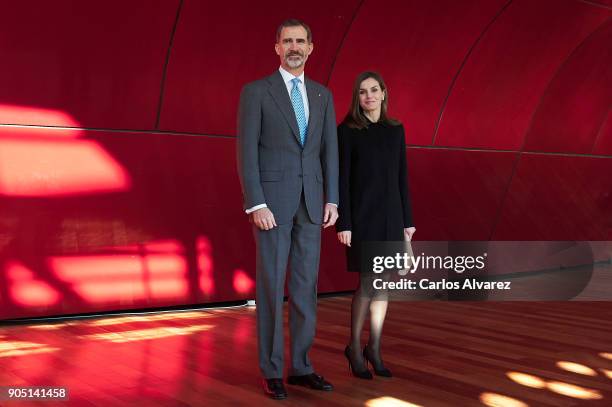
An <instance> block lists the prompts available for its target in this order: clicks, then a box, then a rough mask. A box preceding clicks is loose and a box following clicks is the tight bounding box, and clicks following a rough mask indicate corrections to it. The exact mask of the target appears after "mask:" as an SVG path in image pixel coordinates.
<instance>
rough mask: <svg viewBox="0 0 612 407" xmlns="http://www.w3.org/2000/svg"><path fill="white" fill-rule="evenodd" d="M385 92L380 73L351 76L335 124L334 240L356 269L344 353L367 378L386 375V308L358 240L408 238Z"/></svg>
mask: <svg viewBox="0 0 612 407" xmlns="http://www.w3.org/2000/svg"><path fill="white" fill-rule="evenodd" d="M387 106H388V94H387V88H386V86H385V83H384V81H383V79H382V77H381V76H380V75H379V74H378V73H376V72H364V73H362V74H360V75H359V76H358V77H357V79H356V80H355V85H354V87H353V97H352V102H351V108H350V111H349V113H348V114H347V116H346V117H345V119H344V121H343V122H342V123H341V124H340V126H338V145H339V152H340V206H339V210H338V212H339V216H340V217H339V218H338V221H337V223H336V229H337V231H338V240H340V242H341V243H342V244H344V245H346V246H347V265H348V270H349V271H358V272H359V271H361V278H360V283H359V287H358V288H357V290H356V291H355V294H354V296H353V301H352V305H351V341H350V345H349V346H347V347H346V349H345V352H344V353H345V356H346V357H347V359H348V361H349V367H350V368H351V371H352V372H353V375H355V376H356V377H360V378H363V379H371V378H372V374H371V373H370V371H369V370H368V368H367V364H366V363H367V362H370V363H371V364H372V367H373V368H374V372H375V373H376V374H377V375H381V376H387V377H390V376H391V372H390V371H389V369H387V368H385V367H384V364H383V362H382V359H381V355H380V337H381V333H382V327H383V323H384V320H385V315H386V313H387V305H388V297H387V295H386V293H385V292H380V291H379V290H377V292H376V293H374V292H373V289H372V286H371V282H372V278H371V277H372V271H371V270H361V267H360V260H361V259H360V249H361V246H362V243H365V242H380V241H410V240H411V239H412V235H413V234H414V232H415V231H416V229H415V228H414V226H413V223H412V213H411V207H410V198H409V195H408V184H407V169H406V141H405V138H404V127H403V126H402V125H401V124H400V123H399V122H398V121H396V120H393V119H391V118H389V117H388V116H387ZM368 310H369V311H370V339H369V341H368V344H367V345H366V346H365V348H364V349H363V352H362V351H361V331H362V328H363V324H364V321H365V317H366V314H367V312H368Z"/></svg>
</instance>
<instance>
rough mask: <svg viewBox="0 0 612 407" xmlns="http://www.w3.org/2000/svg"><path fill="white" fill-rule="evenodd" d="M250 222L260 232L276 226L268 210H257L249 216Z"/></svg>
mask: <svg viewBox="0 0 612 407" xmlns="http://www.w3.org/2000/svg"><path fill="white" fill-rule="evenodd" d="M250 216H251V221H252V222H253V223H254V224H255V226H257V227H258V228H259V229H261V230H270V229H272V228H274V227H275V226H276V221H275V220H274V215H273V214H272V211H271V210H270V209H268V208H261V209H257V210H256V211H255V212H252V213H251V214H250Z"/></svg>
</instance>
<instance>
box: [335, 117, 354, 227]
mask: <svg viewBox="0 0 612 407" xmlns="http://www.w3.org/2000/svg"><path fill="white" fill-rule="evenodd" d="M338 150H339V152H340V182H339V184H340V205H339V206H338V215H339V217H338V220H337V221H336V230H337V231H338V232H343V231H346V230H351V229H352V222H351V190H350V185H351V183H350V176H351V136H350V134H349V131H348V129H347V128H346V126H343V125H340V126H339V127H338Z"/></svg>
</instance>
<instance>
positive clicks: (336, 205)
mask: <svg viewBox="0 0 612 407" xmlns="http://www.w3.org/2000/svg"><path fill="white" fill-rule="evenodd" d="M327 204H328V205H334V206H335V207H336V208H337V207H338V204H335V203H332V202H328V203H327Z"/></svg>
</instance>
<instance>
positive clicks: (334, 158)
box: [320, 89, 338, 205]
mask: <svg viewBox="0 0 612 407" xmlns="http://www.w3.org/2000/svg"><path fill="white" fill-rule="evenodd" d="M326 93H327V104H326V106H325V117H324V118H323V134H322V135H321V155H320V158H321V167H322V168H323V182H324V184H323V185H324V187H325V202H326V203H332V204H336V205H338V134H337V133H336V113H335V111H334V99H333V97H332V95H331V92H329V91H328V90H327V89H326Z"/></svg>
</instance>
